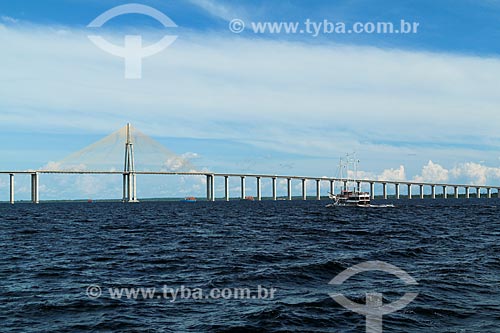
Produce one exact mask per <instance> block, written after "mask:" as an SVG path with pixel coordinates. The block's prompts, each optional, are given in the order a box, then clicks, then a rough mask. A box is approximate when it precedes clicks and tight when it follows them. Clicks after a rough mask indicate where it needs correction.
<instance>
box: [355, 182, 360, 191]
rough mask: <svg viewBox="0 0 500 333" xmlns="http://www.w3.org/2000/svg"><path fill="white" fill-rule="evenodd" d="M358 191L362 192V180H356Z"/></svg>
mask: <svg viewBox="0 0 500 333" xmlns="http://www.w3.org/2000/svg"><path fill="white" fill-rule="evenodd" d="M356 191H358V192H361V182H356Z"/></svg>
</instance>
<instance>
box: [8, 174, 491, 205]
mask: <svg viewBox="0 0 500 333" xmlns="http://www.w3.org/2000/svg"><path fill="white" fill-rule="evenodd" d="M0 174H8V175H10V203H14V193H15V185H14V184H15V183H14V177H15V175H23V174H24V175H29V176H31V201H32V202H33V203H38V202H39V201H40V199H39V198H40V197H39V183H40V182H39V175H40V174H67V175H122V177H123V197H122V200H123V201H124V202H137V201H138V198H137V182H136V179H137V176H138V175H161V176H205V177H206V184H207V196H206V200H207V201H215V200H216V195H215V182H216V179H217V178H219V179H221V180H222V181H223V182H224V193H223V195H224V196H223V197H221V198H222V199H223V200H226V201H229V200H230V198H231V197H230V192H229V181H230V178H236V179H238V180H239V183H240V193H239V198H241V199H245V198H247V194H248V193H247V192H246V181H247V180H248V179H254V181H255V182H256V186H257V190H256V193H255V197H254V198H255V199H256V200H262V193H261V189H262V181H263V180H269V181H270V182H271V184H272V196H271V198H270V199H272V200H278V196H277V181H278V180H279V179H284V180H286V184H287V196H286V198H285V199H286V200H292V198H294V196H293V191H292V182H297V181H298V182H300V183H301V184H302V186H301V189H302V190H301V192H300V198H301V199H302V200H307V199H308V195H307V186H306V184H307V182H309V181H312V182H315V184H316V191H315V193H314V198H315V199H316V200H321V199H322V195H321V187H322V184H325V185H327V186H328V190H329V192H330V193H333V192H334V188H335V184H336V183H337V184H343V185H344V184H347V183H350V182H354V183H356V184H357V187H358V188H361V186H362V184H368V185H369V186H370V195H371V198H372V199H374V198H375V186H380V187H381V188H382V191H381V193H382V195H381V198H384V199H387V198H389V196H388V187H389V186H392V187H393V189H394V195H393V196H391V198H394V199H400V198H403V197H404V198H407V199H412V198H414V197H416V196H418V198H420V199H424V198H432V199H435V198H436V196H437V195H439V194H441V196H442V197H443V198H458V197H459V196H460V195H461V193H460V190H461V189H462V190H463V191H462V193H463V196H464V197H465V198H467V199H468V198H471V197H476V198H481V197H484V198H492V197H497V198H500V187H498V186H497V187H495V186H484V185H466V184H437V183H421V182H407V181H405V182H401V181H385V180H372V179H362V180H352V179H340V178H329V177H308V176H297V175H277V174H241V173H213V172H169V171H134V172H123V171H65V170H37V171H0ZM402 186H406V187H407V191H406V192H405V194H404V195H403V194H402V193H401V191H400V188H401V187H402ZM425 187H428V188H430V190H431V194H430V196H425V195H424V188H425ZM436 188H439V189H440V191H439V192H438V191H436ZM414 189H417V190H418V191H414ZM449 189H453V191H452V192H451V193H450V192H449V191H448V190H449ZM471 189H473V192H472V193H471Z"/></svg>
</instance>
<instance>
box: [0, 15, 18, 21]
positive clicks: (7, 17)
mask: <svg viewBox="0 0 500 333" xmlns="http://www.w3.org/2000/svg"><path fill="white" fill-rule="evenodd" d="M0 20H2V21H3V22H5V23H18V22H19V20H18V19H15V18H13V17H10V16H6V15H3V16H0Z"/></svg>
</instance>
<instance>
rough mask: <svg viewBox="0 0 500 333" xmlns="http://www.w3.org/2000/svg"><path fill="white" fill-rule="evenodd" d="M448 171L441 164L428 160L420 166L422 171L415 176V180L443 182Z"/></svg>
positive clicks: (446, 178)
mask: <svg viewBox="0 0 500 333" xmlns="http://www.w3.org/2000/svg"><path fill="white" fill-rule="evenodd" d="M448 174H449V171H448V170H447V169H445V168H443V167H442V166H441V165H439V164H436V163H434V162H432V161H429V162H428V163H427V165H424V167H423V168H422V173H421V174H420V175H418V176H415V178H414V181H416V182H431V183H444V182H447V181H448V180H449V175H448Z"/></svg>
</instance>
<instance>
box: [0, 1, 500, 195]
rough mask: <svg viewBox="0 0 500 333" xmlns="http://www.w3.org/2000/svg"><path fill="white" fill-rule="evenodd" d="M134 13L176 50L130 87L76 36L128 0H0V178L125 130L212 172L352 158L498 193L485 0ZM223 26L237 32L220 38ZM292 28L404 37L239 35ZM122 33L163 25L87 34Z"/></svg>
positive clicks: (221, 6) (381, 169)
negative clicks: (155, 15) (256, 27)
mask: <svg viewBox="0 0 500 333" xmlns="http://www.w3.org/2000/svg"><path fill="white" fill-rule="evenodd" d="M135 2H136V3H141V4H145V5H149V6H152V7H154V8H156V9H158V10H159V11H161V12H163V13H165V14H167V15H168V17H170V18H171V19H172V20H173V21H174V22H175V23H176V24H177V25H178V28H169V29H166V31H167V33H168V34H176V35H178V38H177V40H176V41H175V42H174V43H173V44H172V45H171V46H169V47H168V48H167V49H166V50H164V51H162V52H161V53H159V54H157V55H154V56H152V57H150V58H147V59H144V60H143V77H142V79H141V80H125V79H124V78H123V59H120V58H118V57H114V56H111V55H109V54H106V53H104V52H103V51H102V50H99V49H98V48H97V47H96V46H95V45H93V44H92V43H91V42H90V41H89V40H88V38H87V35H88V34H89V33H90V31H89V28H87V27H86V26H87V24H89V23H90V22H91V21H92V20H93V19H94V18H95V17H97V16H98V15H100V14H101V13H102V12H104V11H106V10H108V9H110V8H112V7H114V6H117V5H121V4H126V3H128V2H127V1H111V0H99V1H98V0H85V1H84V0H66V1H62V0H59V1H56V0H47V1H43V2H42V1H35V0H31V1H28V0H19V1H6V0H1V1H0V42H1V43H2V45H3V46H4V50H3V52H2V53H1V54H0V64H1V65H0V67H3V68H2V70H1V73H2V79H1V80H0V140H1V141H2V142H4V143H6V144H4V145H2V146H1V147H0V153H1V154H2V156H4V158H2V159H1V165H0V169H3V170H8V169H20V170H24V169H34V168H39V167H42V166H44V165H46V164H47V163H48V162H51V161H58V160H60V159H62V158H63V157H65V156H66V155H68V154H70V153H71V152H74V151H76V150H78V149H80V148H83V147H85V146H86V145H88V144H90V143H92V142H94V141H96V140H98V139H99V138H101V137H104V136H106V135H107V134H109V133H111V132H113V131H115V130H116V129H118V128H120V127H122V126H123V125H124V124H125V123H127V122H132V123H133V124H134V125H135V126H136V127H137V128H139V129H140V130H141V131H142V132H144V133H147V134H149V135H151V136H152V137H154V138H155V139H156V140H158V141H160V142H161V143H163V144H164V145H166V146H167V147H169V148H170V149H171V150H173V151H175V152H177V153H178V154H179V155H180V154H184V153H187V152H190V153H196V154H197V156H199V157H198V158H197V159H196V160H194V161H193V162H194V163H195V164H196V165H197V166H199V167H200V168H205V169H210V170H214V171H230V172H239V171H248V172H269V173H287V174H289V173H293V174H302V175H315V176H327V175H329V176H332V175H334V172H335V168H336V165H335V163H336V161H337V159H338V157H339V156H340V155H343V154H344V153H346V152H351V151H356V152H357V153H358V157H359V158H360V159H361V160H362V164H361V169H362V170H363V172H364V175H366V176H369V177H375V178H381V177H388V178H394V179H425V180H429V181H432V180H444V179H446V180H447V181H449V182H461V183H463V182H483V183H488V184H495V183H498V181H500V172H499V169H498V167H499V164H500V153H499V151H498V147H499V144H500V136H499V135H498V133H497V132H498V131H497V126H498V123H499V121H500V118H499V115H498V112H497V110H498V105H499V102H500V98H499V97H498V93H497V90H498V89H497V88H496V87H498V85H500V75H498V74H500V60H499V53H500V43H498V42H497V41H498V40H499V37H500V25H499V24H498V22H500V1H497V0H480V1H465V0H463V1H427V0H425V1H404V2H403V1H383V2H380V1H378V2H375V1H361V0H359V1H222V0H191V1H160V0H151V1H135ZM233 18H239V19H242V20H243V21H244V22H245V23H246V24H247V29H246V30H245V31H244V32H243V33H241V34H234V33H231V32H230V31H229V29H228V23H229V21H231V20H232V19H233ZM306 19H310V20H313V21H318V22H321V21H323V20H325V19H327V20H329V21H333V22H345V23H346V24H352V23H354V22H358V21H359V22H367V21H375V22H376V21H390V22H394V23H397V22H399V21H400V20H401V19H404V20H405V21H415V22H419V30H418V33H417V34H410V35H402V34H399V35H396V34H393V35H387V34H379V35H377V34H359V35H353V34H350V35H338V34H337V35H328V34H322V35H319V36H318V37H312V36H310V35H304V34H254V33H252V32H251V31H250V29H249V26H250V24H251V22H259V21H260V22H262V21H277V22H279V21H285V22H294V21H297V22H304V21H305V20H306ZM130 32H137V33H140V34H142V35H143V36H144V38H145V39H146V40H147V41H148V42H150V41H151V42H154V41H156V40H157V39H158V38H157V37H158V36H161V35H162V34H163V33H164V32H165V29H163V28H162V27H161V25H159V24H158V22H156V21H155V20H153V19H151V18H148V17H145V16H141V15H124V16H122V17H117V18H115V19H113V20H112V21H110V22H108V23H107V24H106V26H105V27H104V28H103V29H102V34H103V35H105V36H107V37H108V38H109V40H110V41H114V42H115V43H117V44H119V43H120V42H123V35H124V34H129V33H130ZM431 161H432V162H431ZM401 167H403V169H401ZM5 181H6V180H5V179H0V187H1V186H2V185H4V184H5ZM87 185H88V184H87ZM191 185H192V186H198V185H199V184H194V185H193V184H188V185H183V186H191ZM89 188H90V189H91V188H92V186H89ZM196 188H197V187H196ZM189 191H190V189H183V190H182V191H180V192H175V191H171V192H168V191H167V192H165V195H176V194H184V193H187V192H189ZM193 191H194V190H193ZM4 192H5V191H4ZM51 193H52V192H51ZM53 193H54V194H53V195H54V196H56V194H55V193H57V188H56V189H54V191H53ZM21 195H22V194H21ZM51 195H52V194H51ZM68 195H70V194H68ZM92 195H95V194H93V193H91V190H90V192H89V193H88V196H92ZM143 195H145V196H150V195H154V193H147V192H144V194H143ZM48 197H50V196H48ZM4 198H6V194H5V193H3V192H2V191H0V200H4Z"/></svg>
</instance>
